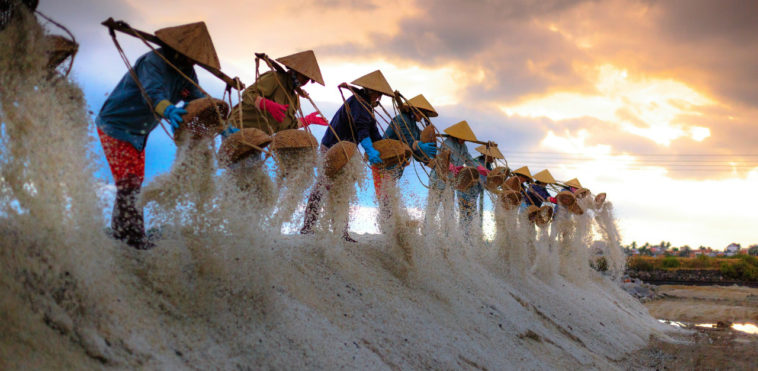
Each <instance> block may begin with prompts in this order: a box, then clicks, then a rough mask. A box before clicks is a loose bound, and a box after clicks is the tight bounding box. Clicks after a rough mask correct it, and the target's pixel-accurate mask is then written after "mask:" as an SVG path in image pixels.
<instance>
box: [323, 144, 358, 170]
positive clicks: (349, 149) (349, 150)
mask: <svg viewBox="0 0 758 371" xmlns="http://www.w3.org/2000/svg"><path fill="white" fill-rule="evenodd" d="M356 152H358V146H357V145H355V143H353V142H350V141H347V140H343V141H339V142H337V144H335V145H333V146H332V148H329V150H328V151H326V159H325V160H324V175H326V177H327V178H334V177H335V176H336V175H337V173H339V171H340V170H342V168H343V167H345V165H346V164H347V162H348V161H350V158H352V157H353V155H355V153H356Z"/></svg>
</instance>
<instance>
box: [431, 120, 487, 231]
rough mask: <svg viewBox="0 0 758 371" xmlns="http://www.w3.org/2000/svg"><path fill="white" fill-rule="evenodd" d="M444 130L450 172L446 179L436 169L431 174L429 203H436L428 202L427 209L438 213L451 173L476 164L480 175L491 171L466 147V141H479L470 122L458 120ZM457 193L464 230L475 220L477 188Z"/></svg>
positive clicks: (459, 215) (454, 173)
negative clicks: (472, 155) (478, 162)
mask: <svg viewBox="0 0 758 371" xmlns="http://www.w3.org/2000/svg"><path fill="white" fill-rule="evenodd" d="M444 132H445V133H446V134H447V138H446V139H445V141H444V142H443V143H442V146H441V148H443V149H447V150H449V151H450V165H449V167H448V170H449V172H450V174H445V175H444V176H445V177H447V178H446V179H442V178H440V174H437V172H436V171H433V172H432V173H431V174H430V176H429V184H430V186H429V196H428V197H427V203H432V202H433V203H435V204H428V205H427V211H430V210H431V211H432V214H435V213H436V211H437V209H438V208H439V203H441V202H442V201H443V199H442V197H443V196H442V193H443V191H444V189H445V186H446V180H447V181H450V180H451V179H452V178H451V177H450V175H451V174H452V175H453V176H455V175H457V174H458V172H459V171H460V170H461V169H462V168H463V167H464V166H467V165H468V166H476V169H477V171H479V174H480V175H483V176H486V175H487V174H489V171H488V170H487V169H485V168H484V167H483V166H481V165H478V164H477V162H476V161H474V158H473V157H471V154H470V153H469V151H468V148H466V141H469V142H478V141H479V140H478V139H476V135H474V132H473V131H472V130H471V127H470V126H469V124H468V122H466V121H465V120H464V121H461V122H458V123H457V124H455V125H453V126H450V127H449V128H447V129H445V130H444ZM455 193H456V198H457V200H458V220H459V222H460V223H461V225H462V226H463V227H465V229H464V230H467V228H468V226H469V225H470V224H471V221H472V220H473V217H474V214H475V213H476V200H475V198H476V196H475V194H476V190H475V189H473V190H472V189H471V188H469V189H468V190H466V191H459V190H456V191H455Z"/></svg>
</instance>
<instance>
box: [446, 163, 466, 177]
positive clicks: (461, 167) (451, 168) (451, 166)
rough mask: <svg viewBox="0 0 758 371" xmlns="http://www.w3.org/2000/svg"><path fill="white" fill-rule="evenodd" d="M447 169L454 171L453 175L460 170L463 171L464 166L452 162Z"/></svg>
mask: <svg viewBox="0 0 758 371" xmlns="http://www.w3.org/2000/svg"><path fill="white" fill-rule="evenodd" d="M447 169H448V170H450V172H451V173H453V175H458V172H459V171H461V169H463V166H455V165H453V164H450V165H448V167H447Z"/></svg>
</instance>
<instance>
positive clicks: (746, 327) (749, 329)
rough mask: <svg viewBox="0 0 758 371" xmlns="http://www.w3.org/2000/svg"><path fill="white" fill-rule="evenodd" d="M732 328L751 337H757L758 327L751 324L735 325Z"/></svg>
mask: <svg viewBox="0 0 758 371" xmlns="http://www.w3.org/2000/svg"><path fill="white" fill-rule="evenodd" d="M732 328H733V329H735V330H737V331H742V332H745V333H748V334H752V335H758V326H756V325H754V324H752V323H735V324H733V325H732Z"/></svg>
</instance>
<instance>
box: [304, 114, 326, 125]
mask: <svg viewBox="0 0 758 371" xmlns="http://www.w3.org/2000/svg"><path fill="white" fill-rule="evenodd" d="M308 125H321V126H327V125H329V122H328V121H326V119H325V118H323V117H321V116H319V114H318V112H313V113H311V114H310V115H308V116H305V117H303V118H302V119H300V126H301V127H304V128H307V127H308Z"/></svg>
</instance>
